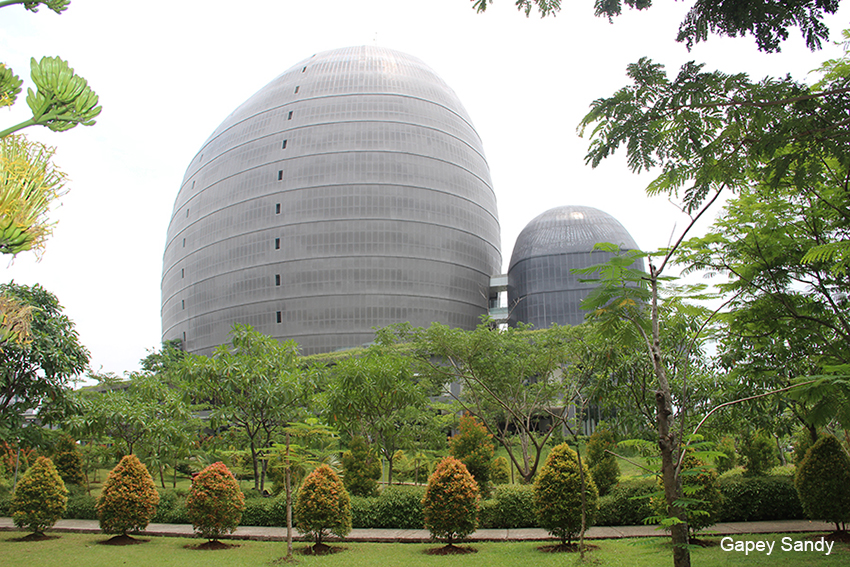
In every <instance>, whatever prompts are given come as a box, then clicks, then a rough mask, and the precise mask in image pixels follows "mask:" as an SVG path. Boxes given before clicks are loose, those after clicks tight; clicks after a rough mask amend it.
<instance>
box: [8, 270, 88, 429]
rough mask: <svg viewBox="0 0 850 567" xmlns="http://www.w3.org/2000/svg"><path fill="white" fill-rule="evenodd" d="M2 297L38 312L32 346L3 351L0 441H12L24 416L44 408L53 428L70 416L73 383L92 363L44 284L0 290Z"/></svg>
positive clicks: (44, 418) (43, 417) (44, 419)
mask: <svg viewBox="0 0 850 567" xmlns="http://www.w3.org/2000/svg"><path fill="white" fill-rule="evenodd" d="M0 294H3V295H7V296H10V297H13V298H15V299H18V300H20V301H21V302H22V303H25V304H27V305H30V306H32V307H33V315H32V326H31V338H32V340H31V341H30V343H29V344H28V345H17V344H15V343H14V342H12V343H9V344H5V345H3V348H2V349H0V384H2V385H3V387H2V391H0V438H9V437H10V436H11V435H12V433H11V429H13V428H17V427H18V425H19V423H18V421H19V419H20V416H22V415H24V414H25V413H26V412H27V411H29V410H35V409H39V418H40V419H41V420H42V422H44V423H51V422H53V421H55V420H56V419H57V418H58V417H60V416H63V415H64V414H66V413H68V412H69V411H70V410H71V408H70V407H69V405H70V402H69V396H68V394H69V392H70V389H69V382H70V380H71V379H72V378H73V377H74V376H76V375H78V374H79V373H81V372H82V371H83V370H84V369H85V367H86V365H87V364H88V362H89V353H88V351H87V350H86V348H85V347H84V346H83V345H82V344H80V338H79V335H78V334H77V331H76V330H75V329H74V323H73V322H72V321H71V320H70V319H69V318H68V317H67V316H66V315H65V314H64V313H62V306H61V305H60V304H59V300H58V299H56V296H55V295H53V294H52V293H50V292H48V291H47V290H45V289H44V288H42V287H41V286H40V285H38V284H35V285H33V286H25V285H17V284H15V283H8V284H3V285H0ZM39 429H40V428H34V427H28V428H26V429H24V430H20V429H18V430H17V431H16V433H17V434H21V435H24V436H35V435H39V434H40V433H41V432H40V431H39Z"/></svg>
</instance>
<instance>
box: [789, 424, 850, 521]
mask: <svg viewBox="0 0 850 567" xmlns="http://www.w3.org/2000/svg"><path fill="white" fill-rule="evenodd" d="M794 484H795V485H796V487H797V494H798V495H799V497H800V503H801V504H802V505H803V511H804V512H805V513H806V516H808V517H809V518H810V519H812V520H822V521H824V522H832V523H834V524H835V531H843V530H844V529H845V528H846V525H845V524H846V523H847V522H848V521H850V459H848V458H847V454H846V453H845V452H844V450H843V449H842V448H841V443H840V442H839V441H838V439H836V438H835V437H833V436H832V435H826V436H824V437H821V438H820V439H818V441H817V443H815V444H814V445H812V447H811V448H810V449H809V450H808V451H807V452H806V456H805V458H804V459H803V462H802V463H800V465H799V466H798V467H797V472H796V475H795V477H794Z"/></svg>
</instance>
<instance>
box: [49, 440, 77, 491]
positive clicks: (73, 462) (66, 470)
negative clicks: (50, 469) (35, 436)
mask: <svg viewBox="0 0 850 567" xmlns="http://www.w3.org/2000/svg"><path fill="white" fill-rule="evenodd" d="M53 464H54V465H55V466H56V471H57V472H58V473H59V476H61V477H62V481H63V482H65V484H76V485H82V484H83V483H84V482H85V476H84V475H83V459H82V457H81V455H80V451H79V450H78V449H77V443H76V442H75V441H74V439H72V438H71V437H69V436H67V435H63V436H62V437H61V438H60V439H59V441H58V442H57V443H56V447H55V450H54V454H53Z"/></svg>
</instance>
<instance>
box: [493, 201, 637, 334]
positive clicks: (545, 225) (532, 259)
mask: <svg viewBox="0 0 850 567" xmlns="http://www.w3.org/2000/svg"><path fill="white" fill-rule="evenodd" d="M599 242H610V243H612V244H616V245H618V246H619V247H620V249H622V250H637V249H638V245H637V244H636V243H635V241H634V239H633V238H632V236H631V235H630V234H629V232H628V231H627V230H626V229H625V228H624V227H623V225H622V224H620V223H619V222H618V221H617V219H615V218H614V217H612V216H611V215H609V214H608V213H605V212H603V211H600V210H599V209H594V208H593V207H577V206H566V207H556V208H554V209H550V210H548V211H546V212H545V213H543V214H541V215H539V216H537V217H536V218H535V219H534V220H532V221H531V222H530V223H528V225H526V227H525V228H524V229H523V230H522V232H521V233H520V235H519V237H518V238H517V241H516V244H515V245H514V250H513V254H512V255H511V263H510V265H509V268H508V310H509V316H508V323H509V324H510V325H511V326H516V325H517V324H518V323H520V322H522V323H527V324H530V325H533V326H534V327H535V328H537V329H542V328H545V327H548V326H550V325H552V324H553V323H555V324H558V325H579V324H581V323H582V321H584V316H585V313H586V312H585V311H583V310H582V309H581V302H582V301H583V300H584V298H585V297H587V294H588V293H589V292H590V290H591V289H592V286H591V284H587V283H581V282H579V278H583V277H584V276H579V275H576V274H574V273H573V272H572V270H574V269H576V268H586V267H589V266H593V265H595V264H600V263H602V262H605V261H607V260H608V259H609V258H610V257H611V254H610V253H609V252H602V251H593V247H594V246H595V245H596V244H597V243H599Z"/></svg>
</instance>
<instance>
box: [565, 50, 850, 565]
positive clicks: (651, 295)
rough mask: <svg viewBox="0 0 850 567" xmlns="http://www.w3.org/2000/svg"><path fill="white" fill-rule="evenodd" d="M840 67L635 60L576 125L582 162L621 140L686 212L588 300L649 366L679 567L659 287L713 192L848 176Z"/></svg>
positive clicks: (612, 270)
mask: <svg viewBox="0 0 850 567" xmlns="http://www.w3.org/2000/svg"><path fill="white" fill-rule="evenodd" d="M846 72H847V65H846V64H845V62H831V63H828V64H827V65H826V66H825V67H824V77H825V79H824V81H823V82H821V83H820V84H818V85H815V86H813V87H810V86H808V85H805V84H803V83H799V82H796V81H794V80H792V79H791V78H790V77H787V78H785V79H782V80H775V79H766V80H763V81H761V82H757V83H756V82H752V81H750V79H749V78H748V77H747V76H746V75H743V74H739V75H726V74H723V73H720V72H714V73H706V72H703V70H702V66H701V65H697V64H695V63H687V64H685V65H684V66H683V67H682V69H681V71H680V72H679V74H678V76H677V77H676V78H675V80H672V81H671V80H670V79H668V78H667V76H666V73H665V72H664V69H663V66H661V65H658V64H656V63H653V62H652V61H650V60H648V59H645V58H644V59H641V60H640V61H639V62H638V63H636V64H633V65H630V66H629V69H628V74H629V76H630V77H631V79H632V80H633V82H634V84H633V85H632V86H629V87H626V88H623V89H621V90H620V91H618V92H617V93H615V94H614V95H613V96H612V97H610V98H607V99H600V100H597V101H595V102H594V103H593V106H592V109H591V111H590V113H588V115H587V116H585V118H584V119H583V120H582V123H581V125H580V131H584V129H585V128H587V127H588V126H590V125H593V131H592V139H591V143H590V149H589V151H588V155H587V157H586V160H587V161H588V162H589V163H591V164H592V165H593V166H596V165H598V164H599V163H600V162H601V160H603V159H604V158H606V157H608V156H609V155H611V154H612V153H613V152H614V151H616V149H617V148H619V146H620V145H621V144H625V145H626V147H627V154H628V163H629V167H630V168H631V169H632V170H634V171H640V170H642V169H649V168H653V167H659V168H660V171H661V173H660V175H659V176H658V177H657V178H656V179H655V180H654V181H652V182H651V183H650V185H649V187H648V188H647V191H648V192H650V193H667V194H670V195H679V194H680V193H681V194H682V195H683V197H682V199H683V204H682V209H683V211H684V212H686V213H688V214H689V215H691V219H692V220H691V222H690V223H689V224H688V226H687V227H686V229H685V230H684V231H683V232H682V233H681V235H680V236H679V238H678V239H677V240H676V241H675V242H673V244H672V245H671V246H670V247H669V248H667V249H665V250H663V251H661V252H660V253H659V254H658V259H657V260H653V259H652V258H650V263H649V273H648V274H646V275H645V276H644V275H640V276H639V277H634V275H633V274H628V273H627V272H626V271H624V270H623V269H622V266H614V265H613V264H611V265H609V266H608V269H609V271H608V272H607V273H606V274H604V275H603V277H602V280H603V281H604V282H605V283H604V285H603V286H602V291H601V292H600V293H599V294H597V295H596V297H595V298H594V300H593V301H592V302H591V303H589V306H595V307H596V308H598V309H600V310H603V311H606V312H608V313H609V314H611V315H614V314H616V315H614V317H615V318H625V319H627V320H630V321H632V327H633V329H634V330H635V332H636V333H637V334H638V335H640V336H641V337H642V338H643V340H644V342H645V344H646V352H647V354H648V357H649V359H650V360H651V361H652V364H653V369H654V373H655V377H656V380H657V385H656V401H657V403H656V423H657V431H658V440H659V447H660V449H661V457H662V475H663V485H664V490H665V499H666V501H667V504H668V510H669V512H670V514H671V517H672V518H673V520H672V521H674V522H676V523H677V525H673V526H672V529H671V532H672V538H673V544H674V546H673V557H674V564H675V565H676V566H677V567H683V566H686V565H690V554H689V552H688V548H687V543H688V536H687V532H688V530H687V523H686V514H685V510H683V509H682V507H681V506H680V505H678V504H677V501H680V499H681V497H682V489H681V479H680V473H681V466H682V460H683V458H684V452H683V448H682V446H681V440H682V432H683V425H684V421H683V420H682V419H681V417H682V416H677V415H676V411H677V407H675V406H674V405H673V404H672V395H671V387H670V380H669V376H668V375H669V371H670V367H669V366H668V365H667V364H666V362H665V353H664V350H663V348H662V346H661V328H660V326H659V313H660V311H659V308H660V301H659V297H660V283H661V282H662V281H663V280H664V277H665V269H666V268H667V267H668V266H669V265H670V264H671V263H672V262H673V261H674V259H675V258H674V255H675V254H677V253H678V252H679V251H680V246H681V243H682V242H683V241H684V240H685V238H687V237H688V235H689V232H690V230H691V229H692V228H693V226H694V224H695V223H696V221H697V220H699V218H700V217H701V216H702V215H703V214H705V212H706V211H707V210H708V209H709V208H710V207H711V205H712V204H713V203H714V202H715V201H716V200H717V199H719V197H720V195H721V194H722V193H723V192H725V191H726V192H728V191H740V190H741V189H742V188H747V187H765V188H770V187H774V188H776V187H783V186H791V187H793V186H796V185H800V184H801V183H802V184H804V185H808V186H812V187H817V186H819V185H820V184H821V183H831V181H830V180H831V179H832V178H833V175H835V178H836V179H845V178H846V176H845V175H843V174H842V172H846V171H847V170H848V169H847V165H848V163H850V162H849V161H848V152H847V151H846V139H847V130H848V124H847V121H846V109H847V107H848V104H847V100H848V96H850V94H849V93H850V89H848V88H847V87H846V86H845V85H844V78H845V75H846ZM836 168H837V169H836ZM836 174H837V175H836ZM635 284H641V285H642V287H641V288H635V287H634V285H635ZM640 290H645V291H640ZM645 308H646V310H645ZM647 311H648V312H647ZM695 336H696V335H695ZM678 409H680V410H683V409H684V410H687V409H688V408H687V406H680V407H679V408H678ZM677 429H678V431H677Z"/></svg>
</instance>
